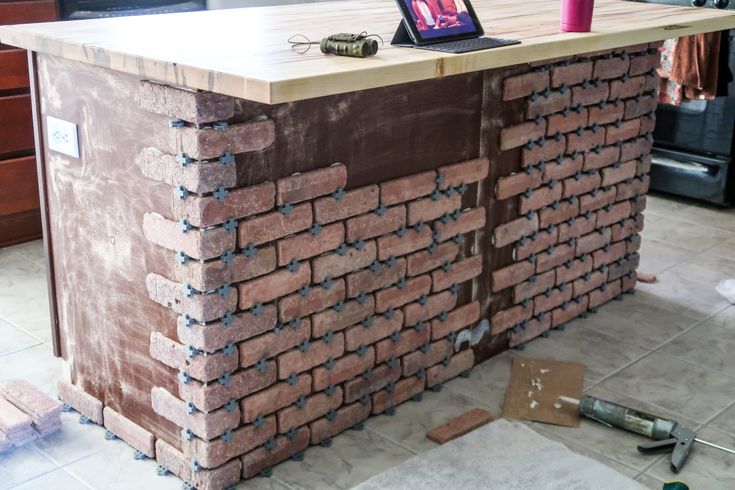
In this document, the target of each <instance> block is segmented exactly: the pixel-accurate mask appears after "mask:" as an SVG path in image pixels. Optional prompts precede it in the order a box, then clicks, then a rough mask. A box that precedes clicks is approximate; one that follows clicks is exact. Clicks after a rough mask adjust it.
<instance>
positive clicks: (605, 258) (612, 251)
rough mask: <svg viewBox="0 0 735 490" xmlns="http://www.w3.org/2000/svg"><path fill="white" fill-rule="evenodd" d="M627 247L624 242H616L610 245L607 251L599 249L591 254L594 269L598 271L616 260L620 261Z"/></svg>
mask: <svg viewBox="0 0 735 490" xmlns="http://www.w3.org/2000/svg"><path fill="white" fill-rule="evenodd" d="M627 250H628V247H627V244H626V243H625V242H616V243H613V244H612V245H610V246H609V247H608V248H607V250H605V249H600V250H597V251H596V252H595V253H593V254H592V259H593V260H594V263H595V265H594V267H595V269H599V268H600V267H602V266H603V265H607V264H610V263H612V262H615V261H616V260H619V259H622V258H623V257H624V256H625V254H626V253H627Z"/></svg>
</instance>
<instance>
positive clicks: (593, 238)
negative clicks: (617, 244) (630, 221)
mask: <svg viewBox="0 0 735 490" xmlns="http://www.w3.org/2000/svg"><path fill="white" fill-rule="evenodd" d="M611 234H612V230H610V228H598V229H597V230H595V231H593V232H592V233H589V234H587V235H584V236H582V237H580V238H579V240H577V255H582V254H587V253H590V252H593V251H595V250H597V249H598V248H602V247H604V246H605V245H607V244H608V243H610V236H611Z"/></svg>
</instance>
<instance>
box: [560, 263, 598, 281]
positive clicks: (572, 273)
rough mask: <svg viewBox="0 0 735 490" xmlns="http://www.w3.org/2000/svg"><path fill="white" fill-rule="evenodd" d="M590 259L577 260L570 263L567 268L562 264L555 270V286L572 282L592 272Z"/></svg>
mask: <svg viewBox="0 0 735 490" xmlns="http://www.w3.org/2000/svg"><path fill="white" fill-rule="evenodd" d="M592 264H593V261H592V257H590V256H587V257H586V258H585V259H582V258H577V259H574V260H572V261H571V264H570V266H569V267H567V264H564V265H562V266H560V267H557V268H556V284H557V285H561V284H564V283H567V282H572V281H573V280H575V279H577V278H578V277H582V276H583V275H585V274H587V273H588V272H592Z"/></svg>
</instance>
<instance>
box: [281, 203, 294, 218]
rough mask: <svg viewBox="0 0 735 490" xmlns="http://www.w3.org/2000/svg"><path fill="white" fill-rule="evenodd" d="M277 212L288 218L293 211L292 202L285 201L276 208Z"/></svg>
mask: <svg viewBox="0 0 735 490" xmlns="http://www.w3.org/2000/svg"><path fill="white" fill-rule="evenodd" d="M278 212H279V213H281V214H282V215H284V216H285V217H287V218H288V217H289V216H290V215H291V213H292V212H293V204H291V203H290V202H287V203H285V204H284V205H283V206H280V207H279V208H278Z"/></svg>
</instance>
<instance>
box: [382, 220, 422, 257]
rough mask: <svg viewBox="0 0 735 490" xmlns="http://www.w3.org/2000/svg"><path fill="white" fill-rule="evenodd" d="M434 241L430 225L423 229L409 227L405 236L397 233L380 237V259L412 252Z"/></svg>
mask: <svg viewBox="0 0 735 490" xmlns="http://www.w3.org/2000/svg"><path fill="white" fill-rule="evenodd" d="M433 241H434V240H433V238H432V236H431V228H430V227H429V226H423V227H422V228H421V231H416V229H415V228H409V229H407V230H406V233H405V235H404V236H399V235H397V234H391V235H384V236H382V237H380V238H378V260H388V259H389V258H390V257H400V256H401V255H406V254H410V253H411V252H415V251H416V250H420V249H422V248H427V247H428V246H429V245H431V244H432V243H433Z"/></svg>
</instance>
